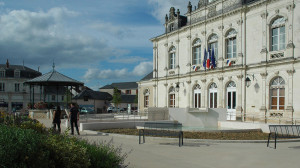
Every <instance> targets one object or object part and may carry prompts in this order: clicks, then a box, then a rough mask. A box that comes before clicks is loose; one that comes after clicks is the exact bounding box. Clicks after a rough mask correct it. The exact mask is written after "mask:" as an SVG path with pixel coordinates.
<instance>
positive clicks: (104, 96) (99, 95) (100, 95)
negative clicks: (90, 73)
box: [74, 89, 112, 100]
mask: <svg viewBox="0 0 300 168" xmlns="http://www.w3.org/2000/svg"><path fill="white" fill-rule="evenodd" d="M85 97H87V98H88V99H94V100H111V99H112V96H111V95H110V94H109V93H106V92H99V91H93V90H87V89H86V90H83V91H82V92H81V93H79V94H78V95H76V96H75V97H74V99H84V98H85Z"/></svg>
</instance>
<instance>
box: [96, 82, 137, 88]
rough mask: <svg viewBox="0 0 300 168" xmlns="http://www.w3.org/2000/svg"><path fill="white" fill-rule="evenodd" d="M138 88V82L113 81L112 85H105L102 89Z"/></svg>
mask: <svg viewBox="0 0 300 168" xmlns="http://www.w3.org/2000/svg"><path fill="white" fill-rule="evenodd" d="M113 88H118V89H137V88H138V84H137V83H136V82H121V83H112V84H111V85H105V86H103V87H102V88H100V89H113Z"/></svg>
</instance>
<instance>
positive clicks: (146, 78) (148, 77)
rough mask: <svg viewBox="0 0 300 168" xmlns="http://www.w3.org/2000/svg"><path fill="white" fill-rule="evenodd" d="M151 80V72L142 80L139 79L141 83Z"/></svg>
mask: <svg viewBox="0 0 300 168" xmlns="http://www.w3.org/2000/svg"><path fill="white" fill-rule="evenodd" d="M152 78H153V71H152V72H150V73H149V74H148V75H146V76H145V77H144V78H143V79H141V81H146V80H150V79H152Z"/></svg>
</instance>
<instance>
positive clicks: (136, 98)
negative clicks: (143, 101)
mask: <svg viewBox="0 0 300 168" xmlns="http://www.w3.org/2000/svg"><path fill="white" fill-rule="evenodd" d="M138 102H139V96H138V95H135V98H134V103H136V104H138Z"/></svg>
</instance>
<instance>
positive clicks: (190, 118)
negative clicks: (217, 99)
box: [169, 108, 226, 128]
mask: <svg viewBox="0 0 300 168" xmlns="http://www.w3.org/2000/svg"><path fill="white" fill-rule="evenodd" d="M169 115H170V120H177V121H178V122H180V123H182V125H183V126H190V127H204V128H205V127H206V128H217V127H218V121H226V109H225V108H215V109H194V108H169Z"/></svg>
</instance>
